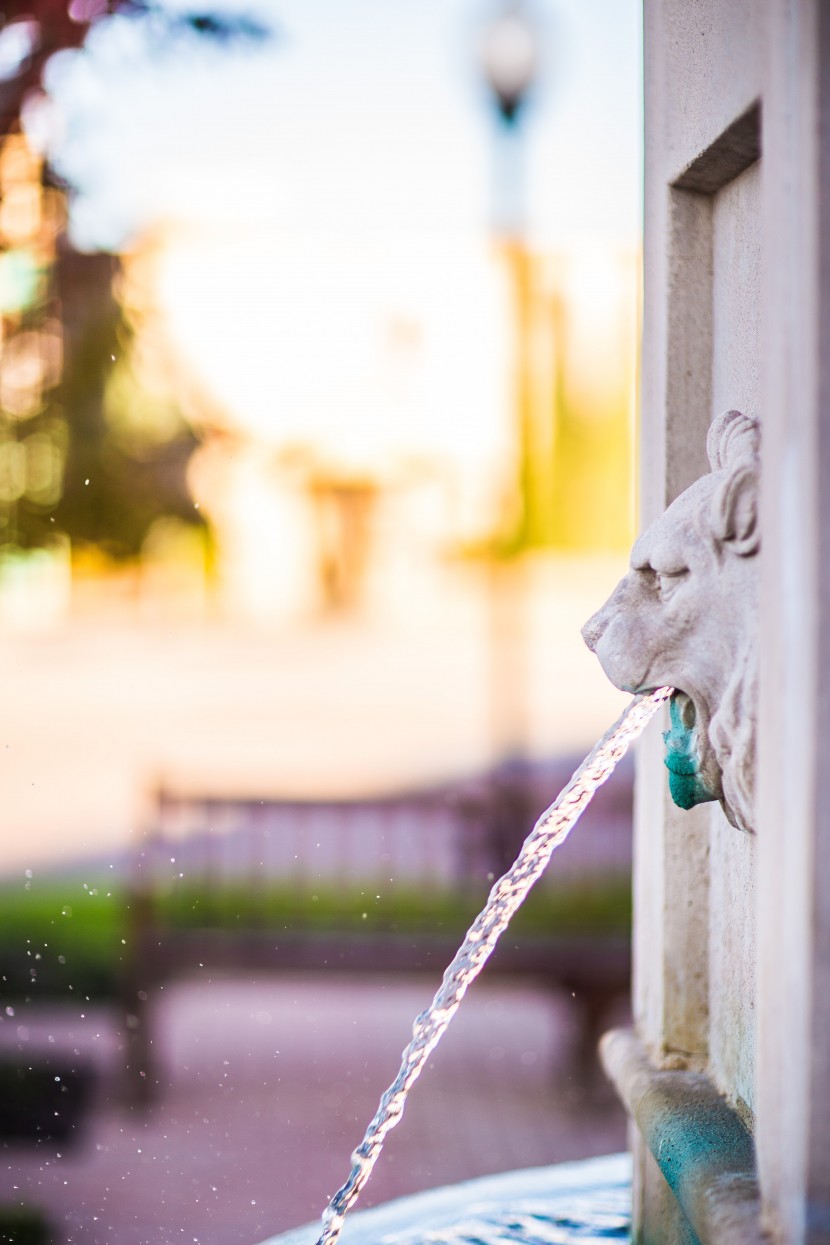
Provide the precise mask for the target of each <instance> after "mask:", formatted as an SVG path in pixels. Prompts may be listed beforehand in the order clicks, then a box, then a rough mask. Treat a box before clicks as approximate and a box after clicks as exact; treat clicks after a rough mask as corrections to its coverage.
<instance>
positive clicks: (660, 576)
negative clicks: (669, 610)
mask: <svg viewBox="0 0 830 1245" xmlns="http://www.w3.org/2000/svg"><path fill="white" fill-rule="evenodd" d="M688 573H689V572H688V570H687V568H686V567H683V569H682V570H679V571H671V572H669V571H655V577H656V579H657V587H658V590H659V592H660V597H661V599H662V600H663V601H668V600H669V598H670V597H673V596H674V594H675V592H677V589H678V588H679V587H680V585H681V584H682V583H683V581H684V579H685V578H686V576H687V575H688Z"/></svg>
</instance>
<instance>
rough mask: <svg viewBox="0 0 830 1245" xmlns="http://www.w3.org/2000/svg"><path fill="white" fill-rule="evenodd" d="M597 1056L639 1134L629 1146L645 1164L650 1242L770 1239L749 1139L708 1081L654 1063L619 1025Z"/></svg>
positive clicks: (750, 1243) (743, 1243)
mask: <svg viewBox="0 0 830 1245" xmlns="http://www.w3.org/2000/svg"><path fill="white" fill-rule="evenodd" d="M600 1053H601V1057H602V1062H603V1064H604V1066H605V1070H606V1072H607V1073H608V1075H609V1077H610V1078H611V1080H612V1081H613V1082H614V1086H615V1088H616V1090H617V1092H618V1094H619V1095H620V1098H621V1099H622V1101H623V1104H624V1105H625V1107H626V1110H627V1111H628V1114H629V1117H630V1118H631V1120H632V1122H633V1125H634V1127H635V1129H636V1130H637V1133H638V1134H639V1137H638V1138H635V1146H634V1151H635V1158H636V1159H637V1160H639V1161H641V1162H642V1163H643V1165H644V1167H645V1169H646V1170H645V1171H643V1172H641V1179H640V1182H639V1188H640V1190H641V1195H640V1196H641V1197H643V1198H644V1199H647V1200H648V1201H649V1214H648V1216H647V1219H648V1223H649V1231H650V1237H649V1240H652V1239H653V1240H654V1241H661V1240H663V1241H675V1240H683V1242H684V1245H686V1243H688V1245H762V1243H763V1242H764V1241H768V1238H767V1237H766V1236H765V1235H764V1233H763V1232H762V1229H761V1201H760V1194H759V1189H758V1179H757V1174H756V1169H755V1147H754V1145H753V1141H752V1137H751V1136H750V1134H749V1132H748V1131H747V1130H746V1128H745V1127H744V1125H743V1123H742V1121H741V1119H740V1117H739V1116H738V1114H737V1113H736V1112H735V1111H733V1109H732V1108H731V1107H730V1106H729V1105H728V1104H727V1102H726V1101H725V1099H724V1098H722V1097H721V1095H720V1094H719V1093H718V1092H717V1090H716V1089H715V1087H714V1086H713V1084H712V1082H711V1081H710V1080H709V1078H708V1077H707V1076H705V1075H703V1073H700V1072H691V1071H677V1070H675V1069H660V1068H656V1067H654V1065H653V1064H652V1063H651V1061H650V1059H649V1057H648V1054H647V1052H646V1049H645V1047H644V1045H643V1043H642V1042H641V1041H640V1040H639V1038H638V1037H636V1035H635V1034H634V1033H632V1032H630V1031H629V1030H625V1029H617V1030H613V1031H612V1032H611V1033H607V1034H606V1035H605V1037H604V1038H603V1039H602V1043H601V1046H600ZM661 1219H663V1220H666V1222H665V1223H664V1226H663V1228H662V1229H661V1226H660V1222H661ZM668 1220H671V1223H669V1222H668ZM643 1245H645V1242H644V1243H643Z"/></svg>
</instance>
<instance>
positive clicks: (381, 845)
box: [123, 761, 631, 1099]
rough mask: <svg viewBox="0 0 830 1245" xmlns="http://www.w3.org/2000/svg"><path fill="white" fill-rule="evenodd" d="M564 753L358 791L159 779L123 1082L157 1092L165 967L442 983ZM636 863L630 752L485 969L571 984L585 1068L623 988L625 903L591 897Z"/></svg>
mask: <svg viewBox="0 0 830 1245" xmlns="http://www.w3.org/2000/svg"><path fill="white" fill-rule="evenodd" d="M573 768H574V766H572V765H571V764H569V763H568V762H567V761H561V762H559V763H557V764H556V765H547V766H545V767H538V768H537V769H531V768H529V767H522V768H518V767H505V768H504V769H503V770H501V771H498V772H497V773H495V774H492V775H488V776H487V777H486V778H482V779H478V780H475V781H471V782H468V783H464V784H455V785H452V786H446V787H441V788H433V789H431V790H428V791H417V792H408V793H400V794H396V795H390V796H378V797H372V798H365V799H351V800H318V801H299V800H278V799H273V798H265V797H263V798H249V797H233V796H216V795H209V796H206V795H197V794H194V793H189V792H183V791H172V790H170V789H165V788H161V789H159V790H158V791H157V793H156V796H155V800H154V816H153V821H152V825H151V828H150V829H149V831H148V832H146V833H145V834H144V835H143V836H142V839H141V842H140V843H139V845H138V846H137V848H136V851H135V853H134V857H133V864H132V870H131V876H130V879H129V884H128V906H129V917H130V930H129V935H128V939H127V957H126V961H125V968H124V979H123V998H124V1007H125V1009H126V1013H127V1033H128V1044H127V1059H128V1087H129V1090H130V1093H131V1096H133V1097H136V1098H139V1099H141V1098H147V1097H150V1096H151V1095H152V1089H153V1085H154V1083H155V1073H154V1070H153V1065H152V1037H151V1016H150V1010H149V1009H150V1005H151V1002H152V997H153V993H154V991H155V990H156V989H157V988H158V987H159V986H160V985H162V984H163V983H164V982H166V981H168V980H170V979H172V978H175V977H179V976H183V975H188V974H192V973H194V972H195V973H203V972H204V971H205V970H216V969H226V970H238V969H240V968H244V969H248V970H252V971H268V972H282V971H303V972H318V971H327V972H336V973H341V974H342V973H344V972H346V973H347V972H352V973H386V974H399V973H409V974H411V973H428V974H430V975H431V976H432V977H433V979H434V980H435V982H436V987H437V985H438V982H439V981H440V977H441V974H442V972H443V970H444V968H445V967H446V965H447V964H448V963H449V962H450V960H451V959H452V957H453V955H454V954H455V951H456V950H457V948H458V945H459V943H460V941H461V938H462V937H463V934H464V931H465V929H466V928H467V925H468V924H469V921H470V920H471V919H472V918H473V917H474V916H475V914H476V913H477V912H478V910H479V909H480V908H481V907H482V906H483V904H484V902H485V899H486V897H487V894H488V893H489V889H490V886H491V885H492V882H493V881H494V880H495V878H496V877H498V876H500V874H501V873H503V872H504V871H505V869H506V868H508V867H509V865H510V863H512V861H513V859H514V858H515V855H516V854H517V852H518V849H519V847H520V845H521V842H522V840H523V838H524V837H525V835H526V834H527V832H528V831H529V829H530V827H531V826H532V824H533V822H534V821H535V818H536V816H537V815H538V813H539V812H540V811H541V810H542V809H543V808H544V807H546V805H547V804H548V803H549V802H550V800H551V799H552V798H553V796H554V795H555V794H556V793H557V792H558V790H559V789H560V788H561V786H562V785H564V783H565V782H566V781H567V779H568V778H569V777H570V774H571V772H572V770H573ZM630 869H631V771H630V767H628V768H626V769H623V772H622V774H621V775H618V776H617V778H616V781H615V783H614V785H613V786H607V787H605V788H602V789H601V790H600V792H598V794H597V796H596V797H595V799H594V802H593V804H592V805H591V807H590V808H589V809H588V811H587V812H586V814H585V815H584V817H583V821H582V823H581V824H580V826H579V827H578V829H577V831H576V832H575V833H574V834H573V835H572V836H571V837H570V838H569V839H568V840H567V842H566V843H565V844H564V845H562V846H561V847H560V848H559V849H558V850H557V852H556V856H555V860H554V861H552V863H551V866H550V867H549V869H548V870H547V872H546V874H545V876H544V877H543V878H542V879H540V881H539V883H538V884H537V887H536V888H535V892H534V898H533V903H534V904H536V905H537V906H538V905H541V907H540V908H539V915H537V918H536V924H535V925H534V926H533V927H532V928H531V929H530V930H529V931H525V932H523V933H522V934H521V936H518V935H514V934H513V931H512V930H511V931H509V932H508V933H507V934H506V935H505V936H504V937H503V938H502V940H501V943H500V945H499V946H498V948H497V949H496V951H495V952H494V955H493V957H492V960H491V961H490V963H489V964H488V966H487V969H486V970H485V971H486V972H487V973H488V974H490V975H491V976H493V975H507V976H510V977H513V978H515V977H526V978H527V977H530V978H533V979H535V980H537V981H543V982H544V983H545V984H546V985H548V986H551V987H552V988H556V989H564V990H567V991H568V992H569V993H570V994H571V995H572V996H573V998H574V1000H575V1001H576V1004H577V1005H578V1006H579V1008H580V1011H581V1016H582V1026H583V1041H582V1044H581V1050H582V1052H583V1059H584V1063H585V1067H584V1068H583V1069H582V1070H583V1071H585V1070H586V1068H587V1067H589V1066H593V1064H594V1048H595V1044H596V1039H597V1037H598V1035H599V1033H600V1032H601V1030H602V1028H603V1026H604V1020H603V1017H604V1016H605V1014H606V1012H607V1010H608V1008H609V1006H610V1005H611V1004H612V1003H614V1002H615V1001H616V1000H617V999H618V998H619V996H620V995H623V994H625V993H627V991H628V984H629V975H630V953H629V936H628V930H627V927H626V920H625V913H622V914H621V919H619V920H616V921H614V920H612V921H611V922H610V923H609V922H608V920H607V919H604V918H603V919H602V920H599V921H598V923H597V926H596V927H592V925H591V919H590V912H591V910H592V909H591V902H592V897H593V898H594V899H605V898H607V897H608V896H609V895H612V898H613V902H617V903H618V897H619V896H620V895H627V890H628V885H629V878H630ZM568 903H571V909H573V907H574V905H575V906H576V907H577V908H578V909H579V917H580V919H579V921H577V923H576V927H575V926H574V922H573V919H572V916H573V913H572V912H571V916H570V917H569V918H567V919H566V920H565V921H564V922H563V921H562V920H561V919H560V922H559V923H560V925H563V924H564V926H565V928H557V922H556V919H555V916H556V914H557V912H558V913H559V914H560V918H561V913H562V911H563V904H564V905H565V907H566V908H567V905H568ZM528 906H529V905H528ZM598 910H599V909H597V911H598ZM548 911H550V913H551V914H553V915H552V918H551V920H550V923H549V927H548V924H547V923H546V921H547V918H546V913H547V912H548ZM522 917H523V914H521V913H520V914H518V915H517V918H515V920H516V921H517V922H518V921H520V920H521V918H522ZM540 920H541V921H542V923H543V924H542V927H541V928H540Z"/></svg>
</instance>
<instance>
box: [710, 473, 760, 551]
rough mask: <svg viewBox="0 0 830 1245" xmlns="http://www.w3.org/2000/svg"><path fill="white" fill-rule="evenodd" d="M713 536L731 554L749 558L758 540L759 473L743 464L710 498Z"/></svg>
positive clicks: (756, 548) (729, 474)
mask: <svg viewBox="0 0 830 1245" xmlns="http://www.w3.org/2000/svg"><path fill="white" fill-rule="evenodd" d="M712 524H713V527H714V531H715V536H716V537H717V538H718V539H719V540H721V541H723V542H724V543H726V542H728V544H729V546H730V548H731V549H732V551H733V552H734V553H737V554H739V555H740V556H741V557H744V558H745V557H749V556H750V555H751V554H753V553H756V552H757V550H758V545H759V544H760V540H761V533H760V530H759V525H758V472H757V471H756V470H755V468H754V467H751V466H750V465H749V464H746V465H744V466H742V467H737V468H735V470H734V471H730V472H728V474H727V475H726V478H725V479H724V480H723V481H722V482H721V484H720V485H719V486H718V489H717V491H716V493H715V496H714V498H713V499H712Z"/></svg>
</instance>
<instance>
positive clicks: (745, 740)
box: [582, 411, 760, 831]
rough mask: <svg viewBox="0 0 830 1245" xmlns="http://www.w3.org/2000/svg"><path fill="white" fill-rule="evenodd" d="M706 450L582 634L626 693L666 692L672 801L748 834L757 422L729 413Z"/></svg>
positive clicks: (755, 642)
mask: <svg viewBox="0 0 830 1245" xmlns="http://www.w3.org/2000/svg"><path fill="white" fill-rule="evenodd" d="M706 448H707V451H708V454H709V462H710V464H711V471H710V472H709V474H708V475H705V476H702V477H701V479H699V480H697V481H696V482H695V483H694V484H692V485H691V486H690V487H689V488H688V489H686V491H685V492H684V493H681V495H680V496H679V497H678V498H677V499H676V500H675V501H674V502H672V504H671V505H670V506H669V508H668V509H667V510H666V512H665V514H663V515H661V516H660V518H659V519H657V520H656V521H655V522H654V523H652V525H651V526H650V527H649V528H647V530H646V531H645V532H644V533H643V534H642V536H640V537H639V539H638V540H637V541H636V543H635V545H634V548H633V550H632V553H631V570H630V571H629V573H628V574H627V575H626V576H625V578H624V579H623V580H621V581H620V583H619V584H618V585H617V587H616V589H615V590H614V592H613V593H612V595H611V596H610V597H609V599H608V601H607V602H606V603H605V605H603V607H602V609H600V610H598V612H597V613H596V614H594V616H593V618H591V619H590V620H589V621H588V622H587V623H586V624H585V627H584V628H583V631H582V635H583V638H584V639H585V642H586V644H587V645H588V647H589V648H590V649H591V650H592V652H594V653H596V655H597V657H598V658H599V660H600V663H601V665H602V668H603V670H604V671H605V673H606V674H607V675H608V678H609V679H610V680H611V682H612V683H614V684H615V685H616V686H617V687H619V688H621V689H622V690H623V691H629V692H641V691H646V690H649V689H652V688H657V687H663V686H667V687H673V688H675V695H674V696H673V697H672V702H671V729H670V730H669V731H668V732H667V733H666V734H665V736H664V739H665V741H666V766H667V767H668V770H669V787H670V790H671V794H672V798H673V799H674V801H675V803H676V804H679V805H680V806H681V808H691V807H692V806H693V805H695V804H699V803H701V802H703V801H704V800H719V801H720V803H721V805H722V807H723V809H724V812H725V813H726V816H727V817H728V818H729V820H730V821H731V822H732V824H733V825H735V826H738V827H739V828H740V829H742V830H749V831H751V830H752V828H753V826H754V777H755V728H756V720H757V683H758V614H757V598H758V558H757V557H756V555H757V553H758V549H759V545H760V534H759V523H758V481H759V467H760V461H759V460H760V428H759V425H758V423H757V422H756V421H755V420H754V419H750V418H749V417H748V416H746V415H742V414H741V413H740V412H739V411H727V412H726V414H724V415H720V416H718V418H717V419H715V421H714V422H713V423H712V426H711V428H710V430H709V435H708V438H707V442H706Z"/></svg>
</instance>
